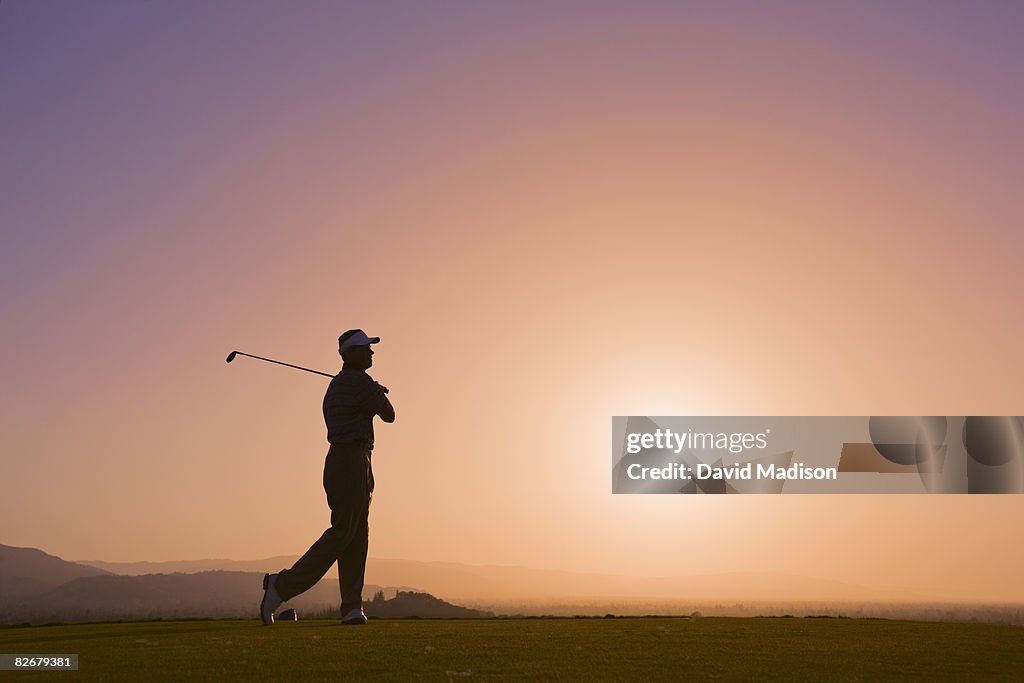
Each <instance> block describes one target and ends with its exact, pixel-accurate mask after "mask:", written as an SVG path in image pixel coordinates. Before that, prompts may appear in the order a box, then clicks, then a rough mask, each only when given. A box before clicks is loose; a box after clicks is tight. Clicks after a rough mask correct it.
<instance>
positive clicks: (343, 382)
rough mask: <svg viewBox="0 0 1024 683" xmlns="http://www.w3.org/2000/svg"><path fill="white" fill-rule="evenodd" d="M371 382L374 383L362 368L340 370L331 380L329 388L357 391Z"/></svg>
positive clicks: (331, 389)
mask: <svg viewBox="0 0 1024 683" xmlns="http://www.w3.org/2000/svg"><path fill="white" fill-rule="evenodd" d="M371 384H375V382H374V381H373V378H372V377H370V376H369V375H367V374H366V373H365V372H363V371H362V370H342V371H341V372H339V373H338V374H337V375H335V376H334V379H332V380H331V385H330V388H329V390H330V391H335V392H338V391H343V392H352V393H359V392H362V391H364V390H365V389H366V388H367V387H369V386H370V385H371Z"/></svg>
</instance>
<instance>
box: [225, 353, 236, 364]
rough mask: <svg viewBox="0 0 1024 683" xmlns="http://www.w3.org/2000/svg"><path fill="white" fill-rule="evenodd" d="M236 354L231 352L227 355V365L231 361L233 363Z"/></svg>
mask: <svg viewBox="0 0 1024 683" xmlns="http://www.w3.org/2000/svg"><path fill="white" fill-rule="evenodd" d="M236 353H238V351H232V352H231V353H229V354H228V360H227V362H228V363H230V362H231V361H233V360H234V359H235V354H236Z"/></svg>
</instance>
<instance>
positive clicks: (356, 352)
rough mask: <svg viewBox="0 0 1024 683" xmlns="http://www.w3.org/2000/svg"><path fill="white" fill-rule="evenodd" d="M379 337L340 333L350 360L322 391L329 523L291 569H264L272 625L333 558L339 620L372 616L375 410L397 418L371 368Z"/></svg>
mask: <svg viewBox="0 0 1024 683" xmlns="http://www.w3.org/2000/svg"><path fill="white" fill-rule="evenodd" d="M379 341H380V337H367V336H366V334H365V333H364V332H363V331H362V330H349V331H348V332H346V333H344V334H343V335H341V336H340V337H338V353H340V354H341V358H342V360H343V361H344V363H343V365H342V368H341V372H339V373H338V374H337V375H335V377H334V379H332V380H331V384H330V386H328V387H327V394H326V395H325V396H324V421H325V422H326V423H327V440H328V441H329V442H330V444H331V446H330V449H329V450H328V451H327V462H326V463H325V464H324V490H325V491H326V492H327V505H328V506H329V507H330V508H331V526H330V528H329V529H327V531H325V532H324V533H323V535H322V536H321V537H320V538H319V539H318V540H317V541H316V543H314V544H313V545H312V546H311V547H310V548H309V550H307V551H306V554H305V555H303V556H302V557H300V558H299V559H298V560H297V561H296V562H295V564H294V565H293V566H292V568H291V569H284V570H282V571H281V572H280V573H278V574H266V575H264V577H263V602H262V603H261V604H260V617H261V618H262V619H263V623H264V624H265V625H267V626H270V625H272V624H273V623H274V611H275V610H277V608H278V607H280V606H281V603H283V602H285V601H287V600H291V599H292V598H294V597H295V596H296V595H299V594H301V593H304V592H305V591H307V590H309V589H310V588H312V587H313V586H314V585H316V582H317V581H319V580H320V579H321V578H323V575H324V574H326V573H327V570H329V569H330V568H331V565H332V564H334V563H335V562H337V563H338V578H339V579H340V580H341V613H342V614H343V615H344V616H343V617H342V620H341V623H343V624H365V623H366V614H364V613H363V574H364V572H365V571H366V545H367V540H368V538H369V523H368V517H369V514H370V498H371V497H372V495H373V469H372V468H371V467H370V456H371V454H372V453H373V417H374V416H375V415H378V416H380V419H382V420H384V421H385V422H394V421H395V409H394V407H392V405H391V401H389V400H388V397H387V393H388V390H387V388H386V387H384V386H382V385H381V384H379V383H377V382H375V381H374V380H373V378H372V377H370V376H369V375H368V374H366V371H367V370H368V369H369V368H370V366H371V365H373V350H372V349H371V348H370V345H371V344H376V343H377V342H379Z"/></svg>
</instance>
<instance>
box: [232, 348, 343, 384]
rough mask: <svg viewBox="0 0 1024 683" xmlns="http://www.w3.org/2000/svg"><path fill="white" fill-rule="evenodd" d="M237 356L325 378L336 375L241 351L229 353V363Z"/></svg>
mask: <svg viewBox="0 0 1024 683" xmlns="http://www.w3.org/2000/svg"><path fill="white" fill-rule="evenodd" d="M235 356H248V357H249V358H255V359H256V360H265V361H267V362H268V363H277V364H278V365H285V366H287V367H289V368H295V369H296V370H305V371H306V372H312V373H313V374H314V375H323V376H324V377H331V378H333V377H334V375H329V374H327V373H326V372H320V371H319V370H310V369H309V368H304V367H302V366H301V365H292V364H291V363H282V362H281V361H279V360H274V359H273V358H264V357H263V356H254V355H252V354H251V353H243V352H241V351H232V352H231V353H229V354H228V358H227V362H228V363H230V362H231V361H233V360H234V359H235Z"/></svg>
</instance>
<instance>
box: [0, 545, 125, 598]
mask: <svg viewBox="0 0 1024 683" xmlns="http://www.w3.org/2000/svg"><path fill="white" fill-rule="evenodd" d="M113 573H114V572H109V571H107V570H104V569H102V568H97V567H90V566H86V565H82V564H76V563H74V562H66V561H64V560H62V559H60V558H59V557H56V556H54V555H49V554H47V553H44V552H43V551H42V550H38V549H36V548H16V547H14V546H9V545H0V604H2V603H4V602H5V601H7V600H9V599H13V598H14V597H18V598H23V597H29V596H32V595H37V594H39V593H44V592H46V591H48V590H50V589H52V588H56V587H57V586H60V585H61V584H65V583H67V582H68V581H73V580H74V579H79V578H84V577H89V576H108V575H110V574H113Z"/></svg>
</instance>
